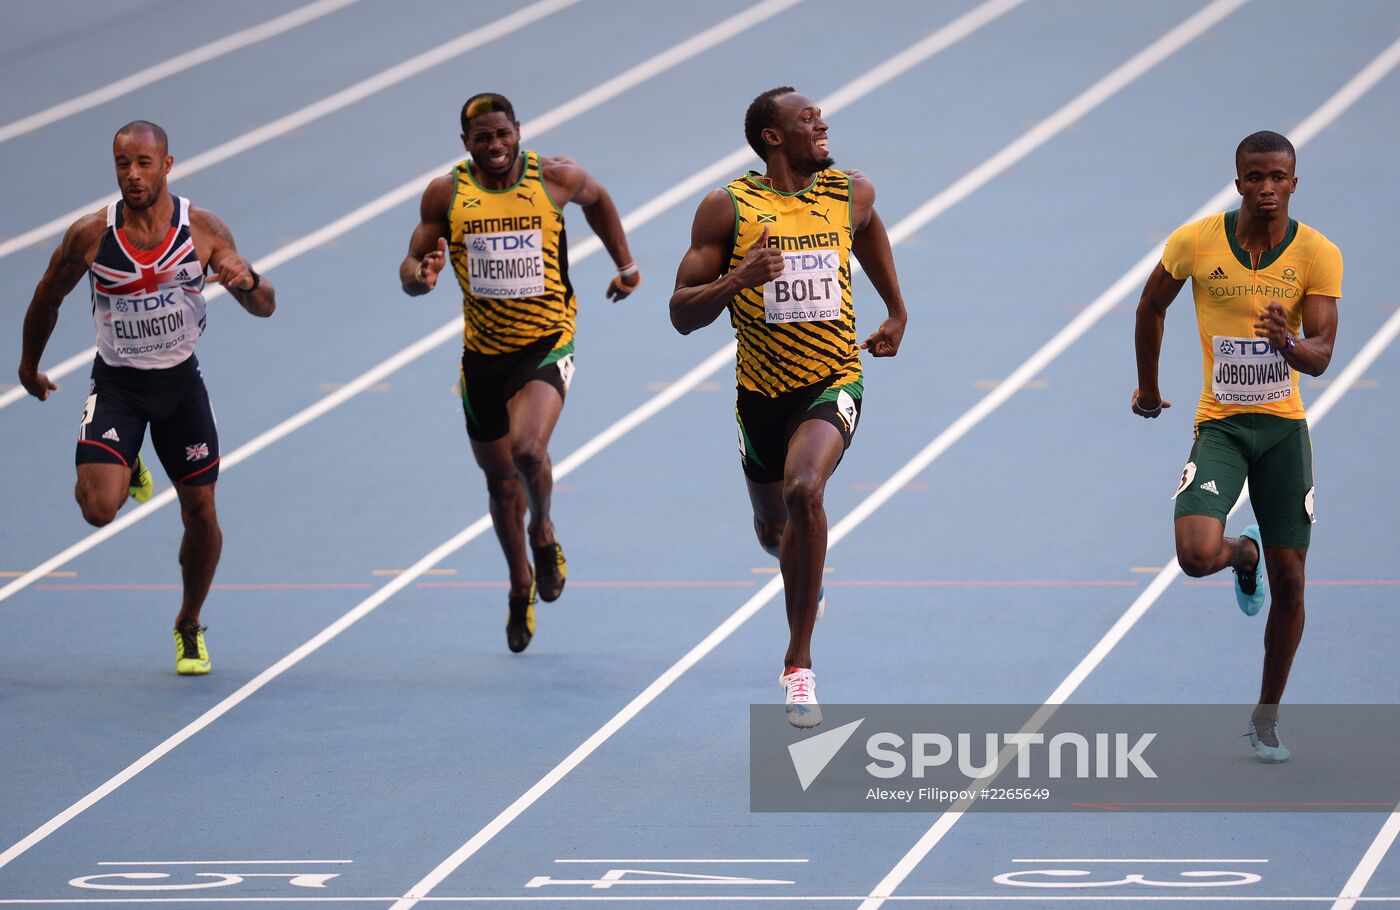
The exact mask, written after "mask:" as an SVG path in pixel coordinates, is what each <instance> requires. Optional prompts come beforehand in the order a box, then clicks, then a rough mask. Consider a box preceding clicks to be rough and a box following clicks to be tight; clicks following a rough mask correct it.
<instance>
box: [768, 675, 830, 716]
mask: <svg viewBox="0 0 1400 910" xmlns="http://www.w3.org/2000/svg"><path fill="white" fill-rule="evenodd" d="M778 683H779V684H780V685H781V686H782V687H783V688H784V689H786V690H787V698H785V699H784V703H785V704H786V705H787V719H788V723H790V724H792V725H793V726H794V727H803V728H806V727H815V726H816V725H817V724H819V723H821V722H822V709H821V706H820V705H818V704H817V677H816V674H814V673H813V672H812V671H811V670H808V669H807V668H806V667H788V671H787V672H786V673H784V674H783V675H782V676H779V677H778Z"/></svg>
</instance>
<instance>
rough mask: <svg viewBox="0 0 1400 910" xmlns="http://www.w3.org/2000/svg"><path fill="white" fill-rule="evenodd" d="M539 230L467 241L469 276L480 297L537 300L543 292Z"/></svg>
mask: <svg viewBox="0 0 1400 910" xmlns="http://www.w3.org/2000/svg"><path fill="white" fill-rule="evenodd" d="M542 238H543V235H542V233H541V232H540V231H506V232H503V233H497V234H476V235H473V236H472V238H471V240H469V241H467V244H466V247H467V274H468V277H469V278H470V280H471V287H472V293H473V294H475V295H476V296H478V297H538V296H539V295H541V294H543V293H544V256H543V254H542V252H541V248H542V247H543V239H542Z"/></svg>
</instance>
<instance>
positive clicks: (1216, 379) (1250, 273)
mask: <svg viewBox="0 0 1400 910" xmlns="http://www.w3.org/2000/svg"><path fill="white" fill-rule="evenodd" d="M1239 214H1240V213H1239V212H1238V211H1233V212H1225V213H1223V214H1220V215H1212V216H1210V217H1209V218H1202V219H1201V220H1200V221H1193V222H1191V223H1190V224H1186V225H1183V226H1181V227H1179V228H1177V229H1176V231H1175V232H1174V233H1173V234H1172V235H1171V237H1170V238H1169V239H1168V240H1167V247H1166V250H1165V251H1164V252H1163V254H1162V267H1163V268H1165V269H1166V270H1167V272H1168V273H1169V274H1170V275H1171V276H1172V277H1173V278H1176V279H1178V280H1180V279H1183V278H1186V277H1188V276H1189V277H1190V279H1191V292H1192V295H1193V296H1194V297H1195V299H1196V324H1197V327H1198V329H1199V332H1200V338H1201V352H1202V367H1203V372H1204V382H1203V385H1202V388H1201V400H1200V404H1199V405H1198V406H1197V408H1196V423H1201V422H1202V421H1206V420H1218V419H1220V418H1222V417H1230V416H1232V415H1234V414H1276V415H1278V416H1279V417H1287V418H1291V419H1295V420H1301V419H1302V418H1303V417H1304V416H1305V414H1304V411H1303V401H1302V399H1301V398H1300V397H1299V395H1298V374H1297V373H1295V372H1294V371H1293V370H1292V368H1290V367H1289V365H1288V364H1287V363H1286V362H1285V361H1284V359H1283V356H1282V355H1281V354H1279V353H1278V351H1275V350H1274V349H1273V346H1272V345H1270V344H1269V341H1268V339H1267V338H1258V337H1256V336H1255V334H1254V324H1255V323H1256V322H1258V321H1259V319H1260V318H1261V317H1262V316H1263V315H1264V309H1265V307H1267V306H1268V305H1269V302H1270V301H1272V300H1277V301H1278V302H1279V304H1281V305H1282V306H1283V309H1284V312H1285V313H1286V314H1287V319H1288V330H1289V331H1290V332H1292V333H1293V334H1294V335H1299V334H1300V332H1299V328H1300V327H1301V325H1302V323H1303V298H1304V297H1306V296H1308V295H1309V294H1319V295H1321V296H1324V297H1341V296H1342V254H1341V251H1340V250H1338V249H1337V246H1336V244H1334V243H1332V241H1330V240H1328V239H1327V238H1326V237H1324V236H1323V235H1322V234H1321V233H1319V232H1318V231H1316V230H1314V229H1313V228H1310V227H1308V226H1307V225H1306V224H1301V223H1299V222H1297V221H1294V220H1292V219H1289V221H1288V230H1287V232H1286V233H1285V234H1284V237H1283V242H1282V243H1280V244H1279V245H1278V246H1276V247H1274V248H1273V249H1271V250H1266V251H1265V252H1264V253H1262V254H1260V256H1259V260H1258V262H1257V263H1255V262H1254V261H1252V257H1251V256H1250V254H1249V252H1247V251H1246V250H1244V249H1241V248H1240V246H1239V244H1238V243H1237V242H1236V240H1235V225H1236V222H1237V220H1238V218H1239Z"/></svg>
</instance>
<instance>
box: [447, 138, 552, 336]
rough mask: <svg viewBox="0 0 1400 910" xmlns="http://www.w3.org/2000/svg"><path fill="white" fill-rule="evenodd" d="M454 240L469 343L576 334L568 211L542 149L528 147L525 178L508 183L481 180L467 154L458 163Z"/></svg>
mask: <svg viewBox="0 0 1400 910" xmlns="http://www.w3.org/2000/svg"><path fill="white" fill-rule="evenodd" d="M454 174H455V176H456V185H455V186H454V188H453V194H452V204H451V207H450V208H449V210H448V224H449V225H450V226H451V234H450V236H449V237H448V241H447V250H448V256H449V257H450V258H451V260H452V268H453V271H454V272H456V273H457V282H458V283H459V284H460V285H461V286H462V312H463V315H464V316H465V318H466V329H465V331H464V332H463V338H462V343H463V346H464V347H465V348H466V350H469V351H475V352H477V353H481V354H504V353H508V352H510V351H516V350H519V349H520V348H523V347H525V345H527V344H530V343H531V342H532V341H535V340H537V339H539V338H543V337H545V336H547V335H553V334H555V333H558V334H559V340H558V342H557V345H556V346H562V345H566V344H568V343H570V342H571V341H572V340H573V337H574V315H575V313H576V312H577V310H578V301H577V299H575V297H574V289H573V286H572V285H570V284H569V257H568V244H567V240H566V237H565V235H564V214H563V212H562V211H560V209H559V207H558V206H557V205H555V204H554V200H553V199H551V198H550V196H549V190H547V189H546V188H545V184H544V176H543V174H542V172H541V170H540V156H539V153H538V152H531V151H527V152H525V168H524V170H523V171H522V172H521V175H520V180H519V181H517V182H516V183H515V185H514V186H511V187H508V188H506V189H504V190H488V189H485V188H483V187H482V186H481V185H480V184H478V183H477V182H476V178H475V177H474V176H473V175H472V172H471V168H469V167H468V166H467V162H466V161H463V162H461V163H459V164H458V165H457V167H456V170H455V171H454Z"/></svg>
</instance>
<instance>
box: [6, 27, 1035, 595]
mask: <svg viewBox="0 0 1400 910" xmlns="http://www.w3.org/2000/svg"><path fill="white" fill-rule="evenodd" d="M798 2H800V0H765V2H763V3H760V4H758V5H757V6H754V7H751V8H749V9H746V10H744V11H743V12H741V13H738V14H736V15H734V16H731V17H729V18H728V19H725V20H723V21H722V22H720V23H718V24H717V25H715V26H712V27H711V28H708V29H706V30H705V31H703V32H700V33H699V34H697V35H695V36H694V37H692V38H689V39H687V40H685V41H683V42H681V43H680V44H677V45H675V46H673V47H671V48H668V49H667V50H664V51H662V52H661V53H659V54H657V55H656V56H654V57H651V58H649V59H648V60H646V61H644V62H642V63H640V64H638V65H636V66H634V67H632V68H631V69H629V70H626V71H625V72H623V73H622V74H620V75H618V76H615V77H613V78H611V79H609V80H607V81H606V82H604V83H602V84H601V85H599V86H598V87H597V88H594V89H590V90H589V91H587V92H584V93H583V94H581V95H579V96H577V97H575V98H574V99H572V100H571V101H568V102H565V103H564V104H561V105H559V106H558V107H556V108H554V109H552V110H550V111H547V112H546V113H545V114H543V115H542V116H540V117H539V118H537V119H535V120H531V121H529V122H527V123H526V124H524V126H523V127H522V132H523V133H524V134H525V135H528V136H530V137H531V138H534V137H537V136H539V135H540V134H541V133H543V132H545V131H547V130H550V129H553V128H554V127H556V126H558V125H559V124H561V123H564V122H566V121H567V120H569V119H571V118H573V117H577V116H579V115H580V114H583V113H585V112H588V111H593V110H596V109H597V106H598V105H600V104H602V103H603V102H604V101H607V100H608V99H610V98H612V97H615V96H616V95H619V94H621V93H622V92H624V91H626V90H627V89H629V88H632V87H634V86H636V85H639V84H641V83H642V82H645V81H646V80H647V79H650V78H651V77H653V76H655V75H657V73H659V72H661V71H663V70H665V69H668V68H670V67H673V66H676V65H677V64H679V63H681V62H683V61H684V60H685V59H688V58H689V57H693V56H695V55H697V54H699V53H700V52H702V51H704V50H706V49H708V48H710V47H712V46H714V45H716V44H719V43H721V42H722V41H724V40H727V39H728V38H731V37H733V36H735V35H737V34H739V33H741V32H743V31H744V30H745V29H748V28H752V27H753V26H755V25H757V24H759V23H760V22H763V21H765V20H766V19H769V18H771V17H772V16H775V15H777V14H778V13H780V12H782V11H783V10H785V9H788V8H789V7H791V6H793V5H795V4H796V3H798ZM1017 2H1019V0H1017ZM746 154H747V155H751V154H752V153H751V152H747V151H746ZM734 157H735V156H734V155H732V154H731V155H729V156H726V157H725V158H724V159H722V160H721V161H720V162H719V164H727V163H730V162H732V160H733V159H734ZM747 160H748V158H747V157H741V158H740V159H739V165H742V164H743V163H744V162H745V161H747ZM739 165H734V167H738V166H739ZM451 166H452V165H451V163H448V164H444V165H442V166H441V167H439V168H435V169H434V170H432V171H429V172H427V173H425V174H421V175H419V176H418V177H415V178H414V179H413V180H410V181H408V182H407V183H405V184H403V185H402V186H400V187H398V188H397V189H395V190H393V191H392V192H390V193H388V194H385V195H384V196H381V197H379V198H378V199H376V200H374V201H372V202H370V203H368V204H366V205H364V206H361V207H360V208H358V209H356V210H355V211H353V212H351V213H350V214H348V215H345V216H343V217H341V218H339V219H337V220H336V221H333V222H331V223H330V224H328V225H326V226H325V227H323V228H320V229H319V230H317V231H315V232H313V233H311V234H309V235H307V236H305V237H302V238H300V239H299V240H296V241H294V242H293V243H291V244H289V245H287V246H285V247H283V248H282V249H280V250H278V251H277V252H275V253H273V254H271V255H269V256H265V257H263V258H262V259H259V260H258V261H257V262H255V263H254V268H255V269H256V270H257V271H259V272H265V271H268V270H269V269H272V268H274V267H275V266H278V265H281V264H282V263H284V262H287V261H288V260H290V259H293V258H295V257H297V256H300V255H301V254H302V253H305V252H307V251H308V250H311V249H314V248H316V247H317V246H320V245H321V244H324V243H327V242H329V241H330V240H331V239H333V238H335V237H338V236H340V235H341V234H344V233H345V232H347V231H349V230H351V229H352V228H354V227H357V226H358V225H360V224H363V223H364V222H365V221H368V220H369V219H370V218H372V217H374V216H375V215H377V214H380V213H381V212H384V211H387V210H388V209H390V208H392V207H393V206H395V205H398V204H399V203H401V202H405V201H407V200H408V199H410V198H413V197H415V196H418V195H420V194H421V193H422V192H423V187H424V186H425V185H426V184H427V182H428V181H429V180H431V179H432V178H433V177H436V176H438V175H439V174H441V173H443V172H444V171H446V170H447V169H448V168H449V167H451ZM725 173H726V174H727V173H728V171H725ZM714 174H715V165H711V166H710V167H708V168H705V169H703V170H701V171H700V172H699V173H698V174H695V175H692V176H691V177H689V178H687V179H686V180H683V181H681V183H679V184H677V187H685V188H687V189H690V190H691V192H692V193H693V192H694V190H695V189H696V188H697V181H698V180H701V179H704V180H706V183H702V184H698V185H699V186H706V185H708V183H710V182H713V180H714V179H715V178H714ZM689 195H690V194H687V195H686V196H678V195H677V194H676V187H673V188H672V189H670V190H668V191H666V192H665V193H662V194H661V196H659V197H657V198H658V199H662V198H664V199H669V200H671V202H670V204H671V205H674V204H675V203H676V202H679V201H680V200H681V199H683V198H688V196H689ZM656 201H657V200H656V199H653V200H651V201H650V202H648V203H646V204H645V205H643V206H642V207H641V208H640V209H638V210H637V211H635V212H633V213H631V214H630V215H628V216H627V218H625V219H623V225H624V226H625V227H626V228H627V230H629V231H630V230H632V229H634V228H636V227H639V226H640V225H642V224H644V223H646V222H647V221H649V220H651V219H652V218H654V217H656V215H658V214H660V213H661V211H663V210H664V209H663V208H661V207H658V206H657V205H656ZM601 249H602V244H601V243H599V242H597V238H590V239H589V240H585V241H583V242H581V243H577V244H570V246H569V261H570V262H572V263H575V264H577V263H579V262H582V261H583V260H584V259H586V258H588V257H589V256H591V255H593V254H595V253H597V252H598V251H599V250H601ZM222 293H225V292H224V289H223V287H222V285H216V286H215V287H213V288H212V289H210V291H209V293H208V294H206V295H205V298H206V300H215V299H217V298H218V296H219V295H220V294H222ZM461 332H462V318H461V316H457V317H454V318H453V319H451V320H449V321H448V322H445V323H443V324H442V325H441V326H439V327H438V328H437V329H435V330H434V331H432V332H430V333H429V334H427V335H425V336H423V337H422V338H420V339H418V340H417V341H415V342H414V343H413V344H411V345H409V346H408V347H406V348H404V349H402V350H400V351H399V352H397V353H396V354H394V355H392V356H391V357H389V358H388V359H386V360H383V361H381V362H380V363H378V364H376V365H375V366H374V367H372V368H370V369H369V370H367V371H365V372H364V373H361V374H360V375H359V376H357V377H355V378H354V379H352V380H351V381H349V382H347V383H345V384H344V385H343V386H341V387H340V388H338V389H336V390H335V391H334V392H331V393H330V394H329V395H327V396H326V397H324V398H321V399H319V400H318V401H317V402H316V403H315V404H312V405H309V406H307V407H306V408H303V409H302V410H301V411H298V412H297V413H296V414H293V415H292V416H291V417H288V418H287V419H286V420H283V421H282V422H281V423H279V424H277V425H276V426H274V427H272V428H271V429H269V430H267V431H265V432H263V433H261V434H259V435H258V436H256V437H254V438H253V439H252V440H250V441H248V442H246V443H244V444H243V445H242V446H239V447H238V448H237V449H235V450H234V451H232V452H230V453H229V454H228V455H226V456H224V458H223V459H222V461H221V462H220V470H221V471H225V470H229V469H231V468H233V467H236V466H237V465H238V464H239V463H241V462H243V461H245V460H246V459H248V458H249V457H251V456H253V455H255V454H257V453H258V452H261V451H262V450H263V449H265V448H267V447H268V446H270V445H272V444H273V443H275V442H277V441H278V440H280V439H282V438H283V437H285V436H288V435H290V434H291V433H294V432H296V431H297V430H299V429H301V428H302V427H304V426H306V425H307V424H309V423H311V422H312V421H314V420H316V419H317V418H319V417H321V416H323V415H324V414H327V413H329V412H330V411H332V410H334V409H335V408H337V407H339V406H340V405H342V404H344V403H345V402H347V401H349V400H350V399H351V398H354V397H355V396H356V395H358V394H360V393H361V392H363V391H364V390H365V389H368V388H372V387H373V386H375V385H376V384H377V383H379V382H381V381H383V380H384V379H385V378H386V377H388V376H390V375H391V374H393V373H395V372H397V371H398V370H399V369H400V368H402V367H404V366H407V365H408V364H410V363H412V362H413V361H415V360H417V359H418V358H419V357H422V356H423V355H425V354H427V353H428V352H429V351H431V350H432V349H433V348H436V347H437V346H439V345H441V344H445V343H446V342H448V341H451V340H452V339H454V338H456V337H457V336H459V335H460V334H461ZM95 353H96V352H95V349H89V350H88V351H87V352H85V354H84V355H80V356H82V357H84V362H86V361H91V359H92V357H93V356H94V354H95ZM51 378H52V377H51ZM20 394H21V396H22V395H23V394H24V391H23V389H20ZM3 397H4V396H0V398H3ZM605 444H606V443H605ZM175 498H176V494H175V490H174V489H173V488H167V489H165V490H163V491H161V492H160V493H158V494H156V495H155V496H153V497H152V498H151V499H150V500H149V501H147V502H145V503H143V504H141V505H140V506H137V507H135V508H133V509H131V510H130V511H129V512H126V513H125V514H123V515H121V516H119V517H118V518H117V520H116V521H114V522H112V523H111V524H109V525H107V526H106V527H105V528H100V529H98V530H97V531H94V532H92V533H91V534H89V535H88V536H87V537H85V538H83V539H82V540H80V541H78V542H77V543H75V544H73V545H72V546H70V547H68V548H67V549H65V550H63V551H62V552H60V553H58V554H56V555H54V556H52V557H50V558H49V559H47V560H45V561H44V562H43V563H41V564H40V565H38V566H36V567H35V568H33V569H31V570H30V571H28V572H26V573H24V574H23V575H21V576H20V577H19V578H16V579H15V580H14V581H12V582H9V583H8V584H6V585H5V586H4V587H0V602H4V601H5V600H7V599H9V598H10V597H12V596H14V595H15V594H17V593H18V592H20V591H22V590H23V589H25V588H27V587H29V586H30V585H31V584H33V583H34V582H36V581H38V580H39V579H41V578H43V577H44V575H46V574H47V573H49V572H51V571H53V570H54V569H55V568H57V567H59V566H62V565H64V564H66V563H68V562H69V561H70V560H72V559H74V558H76V557H78V556H81V555H82V554H84V553H86V552H88V551H89V550H91V549H92V548H93V547H96V546H97V545H99V544H101V543H102V542H104V541H106V540H108V539H109V538H111V537H113V536H114V535H116V534H120V533H121V532H122V531H124V530H126V529H127V528H129V527H131V526H132V525H134V524H136V523H137V522H139V521H142V520H143V519H145V518H146V517H147V516H148V515H150V514H151V513H152V512H155V511H156V510H158V509H162V508H164V507H166V506H167V505H169V504H170V503H172V502H174V501H175Z"/></svg>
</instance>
